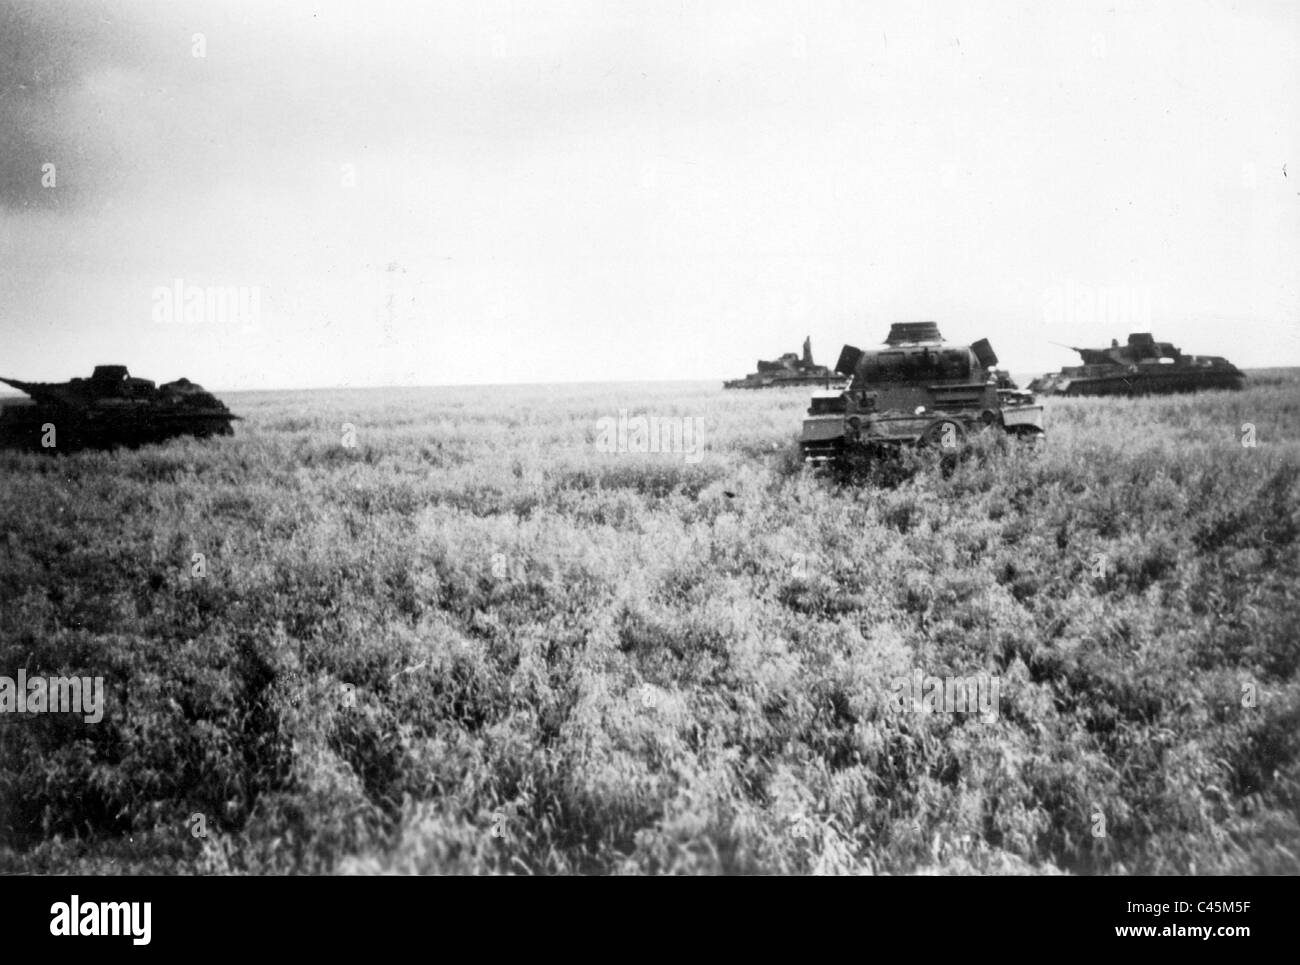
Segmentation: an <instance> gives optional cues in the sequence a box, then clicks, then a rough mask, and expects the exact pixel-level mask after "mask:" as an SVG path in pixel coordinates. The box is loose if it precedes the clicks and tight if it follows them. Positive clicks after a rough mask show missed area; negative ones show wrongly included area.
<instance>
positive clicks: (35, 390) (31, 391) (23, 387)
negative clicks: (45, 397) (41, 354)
mask: <svg viewBox="0 0 1300 965" xmlns="http://www.w3.org/2000/svg"><path fill="white" fill-rule="evenodd" d="M0 382H3V383H4V384H5V385H12V386H13V387H14V388H15V389H17V390H18V391H19V392H25V393H27V394H28V395H30V396H31V397H32V398H33V399H34V398H36V397H37V396H38V395H39V394H40V392H41V388H42V386H41V384H40V383H39V382H20V381H19V380H18V379H6V378H4V377H3V376H0Z"/></svg>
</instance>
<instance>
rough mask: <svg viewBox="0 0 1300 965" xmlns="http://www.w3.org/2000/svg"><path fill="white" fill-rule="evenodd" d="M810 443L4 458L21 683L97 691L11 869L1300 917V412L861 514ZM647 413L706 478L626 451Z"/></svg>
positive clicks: (288, 412)
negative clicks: (1053, 880)
mask: <svg viewBox="0 0 1300 965" xmlns="http://www.w3.org/2000/svg"><path fill="white" fill-rule="evenodd" d="M807 399H808V392H807V390H779V391H775V392H766V393H761V392H760V393H743V392H742V393H727V392H723V391H722V390H721V389H720V388H718V387H717V386H716V385H715V384H710V385H698V384H681V385H668V384H655V385H628V386H564V387H513V388H506V389H491V388H459V389H451V388H448V389H425V390H416V389H411V390H365V391H363V390H358V391H328V392H325V391H322V392H291V393H290V392H286V393H278V394H277V393H266V394H235V395H228V396H226V401H227V402H229V404H230V405H231V407H232V408H233V409H234V410H235V411H237V412H239V413H241V414H242V415H244V416H245V417H246V421H244V422H242V423H240V424H239V425H238V426H237V428H236V435H235V436H234V437H233V438H230V439H221V440H216V441H210V442H198V441H194V440H184V441H180V442H176V443H173V444H170V445H167V446H163V447H149V448H144V449H140V450H137V451H131V452H117V453H93V452H86V453H78V454H75V455H69V456H54V457H52V456H45V455H39V454H21V453H13V452H6V453H0V471H2V473H3V476H2V478H3V482H2V484H0V519H2V520H3V540H4V544H3V554H0V674H7V675H9V676H11V677H12V676H14V674H15V673H16V671H17V670H18V669H19V668H24V669H25V670H26V672H27V673H28V674H29V675H31V674H41V673H44V674H50V675H56V674H72V673H77V674H81V675H87V676H102V677H103V678H104V679H105V681H106V685H107V688H108V693H109V697H108V702H107V705H106V708H105V713H104V718H103V720H102V721H101V722H99V723H96V724H89V723H85V722H83V721H82V719H81V718H80V717H76V716H72V715H66V714H45V715H23V716H18V715H6V716H5V717H0V753H2V754H3V760H2V761H0V834H2V835H3V838H0V870H7V871H14V870H30V871H43V872H44V871H56V872H65V871H78V872H91V873H103V872H181V873H189V872H209V873H210V872H252V873H268V872H275V873H279V872H305V873H317V872H329V871H341V872H363V873H364V872H417V873H436V872H503V873H554V872H584V873H592V872H596V873H623V872H631V873H664V872H669V873H677V872H686V873H715V872H757V873H804V872H851V873H858V872H875V873H915V872H941V873H960V872H977V873H988V872H1037V873H1058V872H1069V873H1081V874H1090V873H1290V874H1295V873H1300V677H1298V676H1297V670H1298V669H1300V632H1298V631H1300V559H1298V556H1297V553H1298V550H1300V541H1298V537H1300V371H1297V370H1274V371H1269V372H1256V373H1252V378H1251V380H1250V387H1249V388H1248V389H1247V390H1246V391H1244V392H1241V393H1235V394H1233V393H1224V394H1218V393H1216V394H1206V395H1200V396H1191V397H1177V398H1163V399H1141V400H1077V401H1069V400H1067V401H1059V400H1049V402H1048V411H1047V420H1048V437H1047V444H1046V446H1045V447H1044V448H1043V449H1041V450H1040V451H1037V452H1034V451H1030V450H1027V449H1024V448H1017V447H1015V446H1010V445H1006V444H1004V442H1003V441H1002V440H997V439H993V438H992V437H990V438H987V439H984V440H982V442H981V444H980V445H978V446H977V447H976V451H975V452H974V453H973V454H972V456H971V458H969V459H967V460H966V461H964V462H963V463H962V464H960V465H959V466H958V467H957V468H956V470H955V471H953V472H951V473H950V474H947V475H945V474H944V473H943V472H940V471H938V469H937V468H936V467H934V466H932V465H929V464H927V462H926V460H925V459H924V458H909V459H907V460H905V461H904V464H902V465H900V466H897V467H895V468H894V471H893V472H891V473H888V474H885V473H882V474H881V475H880V477H879V478H875V479H871V480H867V481H866V482H865V483H864V484H863V485H858V486H846V485H842V484H840V483H839V482H837V481H836V480H834V479H830V478H826V477H823V476H818V475H814V474H812V473H811V472H809V471H808V470H805V469H803V468H802V467H801V466H800V464H799V460H798V455H797V451H796V449H795V448H794V439H795V437H796V435H797V433H798V429H799V422H800V419H801V417H802V412H803V409H804V408H805V407H806V405H807ZM622 410H626V413H627V414H628V415H629V417H635V416H638V415H653V416H658V417H682V418H684V419H689V420H693V421H692V423H691V424H692V425H696V426H698V428H699V433H700V434H699V436H698V438H697V439H696V440H695V441H698V442H700V443H701V444H700V446H699V448H698V449H696V450H694V451H692V452H658V453H655V452H647V453H637V452H619V451H615V452H609V451H602V449H608V448H609V447H608V446H601V445H599V444H598V443H599V439H600V435H601V432H602V430H601V426H602V425H603V424H602V423H601V422H600V420H602V419H611V420H617V419H618V418H619V417H620V413H621V411H622ZM694 420H698V422H696V421H694ZM607 424H608V423H604V425H607ZM1252 433H1253V438H1252ZM1243 442H1254V445H1244V444H1243ZM345 443H349V444H345ZM351 443H355V444H351ZM196 554H200V555H199V556H197V557H196ZM917 674H920V675H922V676H925V677H929V676H937V677H940V678H943V677H951V676H966V677H968V676H971V675H980V674H983V675H987V677H986V679H988V680H992V681H996V683H997V685H998V690H999V694H1000V697H999V700H998V702H997V704H996V705H995V707H994V711H993V712H992V713H983V714H977V713H970V712H967V711H966V710H952V709H950V708H948V707H947V706H946V705H942V706H939V707H938V708H937V712H933V713H925V712H918V711H917V710H916V709H915V707H914V706H912V705H911V704H910V703H905V704H904V705H903V706H902V707H901V708H900V707H899V706H898V702H897V701H896V699H895V697H896V694H897V681H898V680H899V679H900V678H903V679H912V678H913V677H914V676H915V675H917Z"/></svg>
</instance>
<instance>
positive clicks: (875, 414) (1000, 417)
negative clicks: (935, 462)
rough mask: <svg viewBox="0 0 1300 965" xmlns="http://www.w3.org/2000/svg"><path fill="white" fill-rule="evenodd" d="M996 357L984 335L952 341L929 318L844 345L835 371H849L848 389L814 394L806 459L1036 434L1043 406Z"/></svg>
mask: <svg viewBox="0 0 1300 965" xmlns="http://www.w3.org/2000/svg"><path fill="white" fill-rule="evenodd" d="M997 364H998V357H997V355H996V354H995V353H994V351H993V347H992V346H991V345H990V344H989V342H988V340H987V339H980V340H979V341H978V342H975V343H973V344H971V345H954V344H950V343H948V342H946V341H944V339H943V336H942V335H940V334H939V326H938V325H937V324H935V323H934V322H899V323H895V324H894V325H892V326H891V327H890V330H889V337H888V338H887V339H886V340H885V344H884V345H882V346H880V347H879V348H875V349H869V350H867V351H863V350H861V349H858V348H855V347H854V346H852V345H846V346H844V349H843V351H841V352H840V357H839V361H838V362H837V363H836V365H835V371H836V372H838V373H840V374H841V375H843V376H847V377H849V379H850V381H849V385H848V388H847V390H845V391H840V392H834V391H823V392H817V393H814V394H813V398H812V404H811V405H810V406H809V408H808V417H807V418H806V419H805V420H804V424H803V433H802V434H801V436H800V440H799V441H800V446H801V448H802V449H803V455H804V459H805V461H807V462H810V463H833V462H838V461H842V460H844V459H846V458H848V457H850V456H852V455H854V454H855V453H868V454H869V453H872V452H879V451H881V450H889V449H896V448H898V447H900V446H905V445H927V446H934V447H937V448H939V449H940V450H941V451H952V452H954V453H955V452H956V451H959V450H960V449H961V447H962V446H963V444H964V443H965V440H966V439H967V438H968V437H969V436H970V435H971V434H972V433H976V432H981V431H983V430H985V429H991V428H996V429H998V430H999V431H1003V432H1007V433H1010V434H1013V435H1016V436H1021V437H1024V438H1026V439H1034V440H1037V439H1041V438H1042V436H1043V432H1044V428H1043V407H1042V406H1041V405H1039V404H1037V403H1036V402H1035V401H1034V395H1033V393H1032V392H1028V391H1024V390H1022V389H1019V388H1018V387H1017V386H1016V384H1015V383H1014V382H1013V381H1012V380H1011V377H1010V376H1009V375H1007V373H1006V372H1004V371H1002V370H1000V369H998V368H996V366H997Z"/></svg>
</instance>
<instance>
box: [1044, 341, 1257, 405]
mask: <svg viewBox="0 0 1300 965" xmlns="http://www.w3.org/2000/svg"><path fill="white" fill-rule="evenodd" d="M1064 347H1065V348H1068V349H1070V351H1072V352H1078V353H1079V357H1080V358H1081V359H1082V360H1083V364H1082V365H1074V366H1069V367H1067V368H1063V369H1061V371H1059V372H1052V373H1050V374H1048V375H1044V376H1043V377H1042V378H1039V379H1034V381H1033V382H1031V383H1030V384H1029V388H1030V389H1031V390H1032V391H1035V392H1039V393H1041V394H1043V395H1076V396H1077V395H1165V394H1169V393H1174V392H1196V391H1199V390H1201V389H1240V388H1241V387H1242V384H1243V383H1244V382H1245V379H1246V376H1245V374H1244V373H1243V372H1242V371H1241V370H1240V369H1238V368H1237V367H1236V366H1235V365H1233V364H1232V363H1231V362H1229V361H1228V360H1227V359H1224V358H1220V357H1219V356H1217V355H1184V354H1183V353H1182V351H1181V350H1180V349H1178V348H1175V347H1174V346H1173V345H1172V344H1170V343H1169V342H1157V341H1156V340H1155V339H1154V338H1153V337H1152V336H1151V333H1149V332H1134V333H1133V334H1131V335H1129V337H1128V344H1126V345H1120V344H1119V342H1118V341H1117V340H1115V339H1111V343H1110V348H1075V347H1074V346H1072V345H1067V346H1064Z"/></svg>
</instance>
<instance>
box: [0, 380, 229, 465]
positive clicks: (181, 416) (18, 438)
mask: <svg viewBox="0 0 1300 965" xmlns="http://www.w3.org/2000/svg"><path fill="white" fill-rule="evenodd" d="M0 382H3V383H5V384H6V385H11V386H13V387H14V388H15V389H20V390H21V391H23V392H26V393H27V394H28V395H29V396H31V397H32V400H33V402H32V403H22V402H19V403H14V404H8V405H5V406H4V408H3V412H2V413H0V441H2V442H3V443H4V444H5V445H9V446H19V447H23V448H36V449H40V448H46V449H51V448H52V449H55V450H58V449H81V448H107V447H111V446H118V445H125V446H136V445H141V444H144V443H149V442H160V441H162V440H164V439H171V438H173V437H175V436H183V435H190V436H228V435H231V434H232V433H233V431H234V430H233V429H232V428H231V422H232V421H234V420H236V419H238V418H239V416H237V415H234V414H233V413H231V411H230V410H229V409H228V408H226V406H225V404H224V403H222V402H221V401H219V400H218V399H217V398H215V397H214V396H213V395H211V394H210V393H209V392H207V391H205V390H204V388H203V386H201V385H196V384H195V383H193V382H191V381H190V380H189V379H177V380H176V381H175V382H166V383H164V384H163V385H160V386H155V385H154V383H153V382H151V381H149V380H148V379H137V378H132V377H131V374H130V373H129V372H128V371H127V370H126V366H125V365H97V366H95V371H94V373H93V374H92V375H91V377H90V378H88V379H73V380H72V381H71V382H20V381H18V380H17V379H5V378H0ZM51 427H53V428H52V430H51ZM51 443H53V444H52V445H51Z"/></svg>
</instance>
